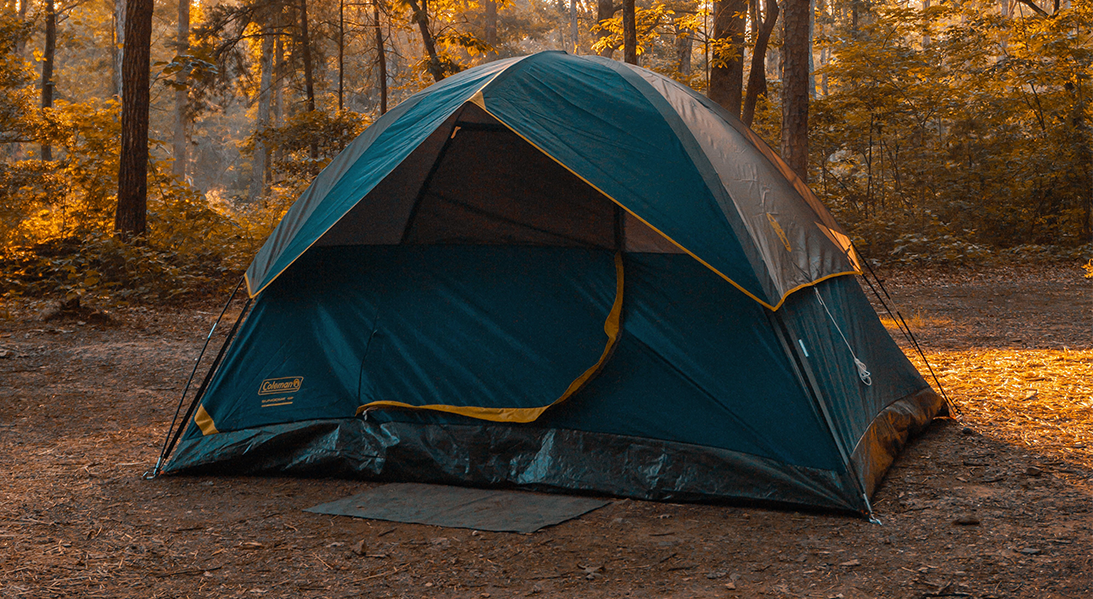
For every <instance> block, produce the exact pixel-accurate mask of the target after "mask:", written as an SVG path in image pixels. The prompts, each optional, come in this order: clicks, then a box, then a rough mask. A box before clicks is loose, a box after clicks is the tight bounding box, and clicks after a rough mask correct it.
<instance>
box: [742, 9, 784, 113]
mask: <svg viewBox="0 0 1093 599" xmlns="http://www.w3.org/2000/svg"><path fill="white" fill-rule="evenodd" d="M766 2H767V14H766V16H765V17H764V18H763V23H762V25H761V26H760V27H759V35H757V36H756V38H755V49H754V50H752V54H751V72H750V73H748V93H747V96H745V98H744V113H743V115H742V116H741V120H743V121H744V124H745V125H747V126H749V127H751V123H752V121H753V120H754V119H755V103H756V101H758V100H759V96H765V95H767V72H766V64H767V45H768V44H769V43H770V34H771V32H772V31H774V25H775V23H777V22H778V0H766Z"/></svg>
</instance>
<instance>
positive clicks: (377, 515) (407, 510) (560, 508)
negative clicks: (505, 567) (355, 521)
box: [304, 483, 611, 533]
mask: <svg viewBox="0 0 1093 599" xmlns="http://www.w3.org/2000/svg"><path fill="white" fill-rule="evenodd" d="M608 503H611V502H610V501H603V500H600V499H592V498H589V497H571V496H568V495H552V494H545V493H526V492H522V491H497V490H488V489H467V488H464V487H448V486H444V485H424V484H418V483H395V484H389V485H384V486H382V487H377V488H375V489H372V490H370V491H365V492H364V493H360V494H358V495H353V496H351V497H346V498H344V499H339V500H337V501H331V502H330V503H323V504H320V505H317V506H315V507H310V508H307V509H306V510H304V511H305V512H314V513H316V514H331V515H336V516H353V517H356V518H371V519H373V520H387V521H390V522H412V523H415V524H433V525H435V526H447V527H451V528H471V529H474V530H489V531H495V532H524V533H527V532H535V531H537V530H539V529H540V528H543V527H544V526H553V525H555V524H560V523H562V522H565V521H566V520H570V519H572V518H576V517H577V516H580V515H581V514H586V513H588V512H591V511H592V510H594V509H597V508H601V507H603V506H605V505H607V504H608Z"/></svg>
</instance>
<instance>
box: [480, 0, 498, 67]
mask: <svg viewBox="0 0 1093 599" xmlns="http://www.w3.org/2000/svg"><path fill="white" fill-rule="evenodd" d="M482 8H483V11H484V16H485V21H486V23H485V32H484V33H485V34H486V35H485V37H486V43H487V44H488V45H489V46H490V51H489V53H487V54H486V60H487V61H491V60H496V59H497V2H496V1H495V0H483V6H482Z"/></svg>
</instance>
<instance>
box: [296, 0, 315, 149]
mask: <svg viewBox="0 0 1093 599" xmlns="http://www.w3.org/2000/svg"><path fill="white" fill-rule="evenodd" d="M307 20H308V19H307V0H300V47H301V48H300V50H301V52H300V53H301V54H302V55H303V59H304V93H305V95H306V96H307V110H308V112H315V72H314V69H313V68H312V65H311V35H310V34H309V33H308V29H307ZM308 154H309V156H310V157H311V159H312V160H318V159H319V142H318V141H317V140H313V141H312V142H311V145H310V147H309V148H308Z"/></svg>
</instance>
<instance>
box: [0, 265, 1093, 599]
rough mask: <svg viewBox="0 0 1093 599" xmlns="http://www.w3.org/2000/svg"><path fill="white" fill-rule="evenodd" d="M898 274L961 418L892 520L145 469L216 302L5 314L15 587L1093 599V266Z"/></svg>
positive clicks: (150, 593) (4, 527)
mask: <svg viewBox="0 0 1093 599" xmlns="http://www.w3.org/2000/svg"><path fill="white" fill-rule="evenodd" d="M885 276H886V277H887V284H888V287H889V289H890V291H891V293H892V296H893V297H894V298H895V299H896V301H897V302H898V304H899V305H900V306H901V310H902V312H903V315H904V316H905V317H906V318H907V319H908V320H909V321H910V322H911V324H912V327H913V328H914V329H915V330H916V332H917V333H918V335H919V339H920V340H921V341H922V343H923V345H924V346H925V348H926V351H927V355H928V357H929V359H930V362H931V363H932V365H933V367H934V369H935V371H936V372H937V375H938V377H939V378H940V380H941V382H942V384H943V385H944V386H945V388H946V390H947V391H948V393H949V395H950V396H951V397H952V398H953V399H954V400H955V402H956V403H957V405H958V406H960V410H961V414H962V417H961V419H960V420H939V421H936V422H935V423H934V424H933V425H932V426H931V428H930V429H929V430H928V431H927V432H926V433H925V434H924V435H922V436H921V437H919V438H917V439H916V440H915V441H914V442H913V443H912V444H911V445H910V447H909V448H908V449H907V451H906V452H905V453H904V454H903V455H902V457H900V458H899V460H898V461H897V462H896V464H895V466H894V467H893V468H892V470H891V471H890V472H889V474H888V477H887V479H886V481H885V482H884V484H883V485H882V486H881V488H880V489H879V490H878V492H877V493H876V495H875V496H874V498H873V501H874V506H875V509H876V515H877V517H878V518H879V519H880V520H881V521H882V524H880V525H877V524H872V523H869V522H867V521H864V520H862V519H858V518H854V517H850V516H843V515H832V514H826V513H806V512H796V511H785V510H771V509H762V508H754V507H751V508H743V507H725V506H711V505H679V504H663V503H647V502H640V501H630V500H617V501H614V502H613V503H612V504H610V505H608V506H607V507H604V508H602V509H599V510H597V511H594V512H592V513H590V514H587V515H585V516H583V517H581V518H579V519H577V520H574V521H570V522H566V523H563V524H561V525H558V526H555V527H551V528H547V529H544V530H541V531H539V532H537V533H534V534H530V535H519V534H505V533H484V532H477V531H470V530H459V529H444V528H438V527H432V526H423V525H409V524H392V523H388V522H380V521H369V520H359V519H352V518H345V517H333V516H323V515H317V514H311V513H307V512H304V511H302V510H303V509H304V508H307V507H310V506H313V505H315V504H318V503H322V502H325V501H329V500H331V499H335V498H340V497H344V496H347V495H351V494H354V493H359V492H361V491H363V490H365V489H367V488H369V487H370V483H366V482H359V481H347V480H312V479H307V480H300V479H285V478H227V477H221V478H196V477H182V476H174V477H164V478H160V479H157V480H143V479H142V478H141V475H142V474H143V473H144V472H145V471H147V470H148V469H149V468H150V467H151V466H152V464H153V463H154V461H155V456H156V455H157V453H158V451H159V446H160V444H161V443H162V440H163V437H164V434H165V432H166V429H167V425H168V423H169V421H170V417H171V414H172V413H173V411H174V406H175V403H176V402H177V401H178V395H179V393H180V391H181V388H182V385H183V384H184V383H185V377H186V375H187V374H188V369H189V368H190V367H191V365H192V363H193V360H194V358H195V356H196V355H197V352H198V350H199V349H200V347H201V344H202V342H203V341H204V337H205V334H206V333H207V331H208V328H209V325H210V323H211V321H212V319H214V318H215V316H216V311H217V310H216V308H215V307H211V306H203V307H192V308H188V309H169V310H167V309H164V310H149V309H136V308H133V309H117V310H109V311H108V312H107V316H108V317H109V321H104V320H103V319H102V318H101V316H95V315H88V314H85V315H84V316H79V317H75V318H66V319H60V320H50V321H44V320H41V314H42V312H43V311H44V308H45V306H44V305H41V306H38V305H22V306H15V307H10V306H9V308H8V312H7V318H6V319H3V320H0V479H2V482H0V598H9V597H32V598H39V597H141V598H148V597H261V596H270V597H425V598H432V597H482V598H485V597H494V598H496V597H522V596H543V597H547V596H568V597H626V596H630V597H779V598H780V597H809V598H821V599H828V598H843V599H851V598H866V597H869V598H881V597H891V598H901V599H905V598H922V597H974V598H982V599H986V598H992V597H993V598H1002V597H1010V598H1018V597H1020V598H1026V597H1034V598H1035V597H1043V598H1055V597H1058V598H1067V599H1071V598H1078V597H1093V553H1091V549H1093V530H1091V529H1093V515H1091V513H1090V509H1091V507H1093V480H1091V477H1093V281H1088V280H1083V279H1082V270H1081V269H1080V268H1079V267H1078V266H1077V265H1074V266H1072V267H1065V266H1036V267H1010V268H997V267H996V268H991V269H979V270H960V271H951V272H938V271H922V270H916V271H904V272H888V273H886V275H885ZM2 312H3V310H0V313H2ZM78 318H82V319H83V320H78ZM888 324H889V325H891V324H893V323H892V322H891V321H889V322H888ZM892 330H893V333H894V335H895V336H896V337H897V338H899V335H898V332H896V331H895V329H894V328H893V329H892ZM915 359H916V360H917V357H916V358H915ZM918 363H921V362H920V361H919V362H918ZM362 541H363V545H362V544H361V543H362ZM355 549H356V550H359V551H355ZM362 554H363V555H362Z"/></svg>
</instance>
